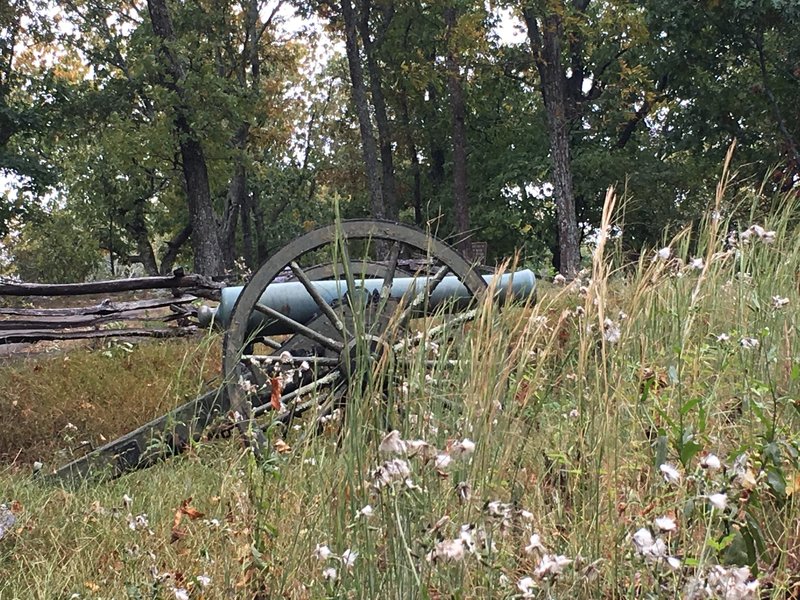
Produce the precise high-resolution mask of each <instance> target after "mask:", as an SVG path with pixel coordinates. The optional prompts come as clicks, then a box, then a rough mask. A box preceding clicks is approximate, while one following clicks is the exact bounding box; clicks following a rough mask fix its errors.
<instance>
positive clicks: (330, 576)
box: [322, 567, 336, 581]
mask: <svg viewBox="0 0 800 600" xmlns="http://www.w3.org/2000/svg"><path fill="white" fill-rule="evenodd" d="M322 578H323V579H324V580H325V581H336V569H335V568H334V567H326V568H324V569H322Z"/></svg>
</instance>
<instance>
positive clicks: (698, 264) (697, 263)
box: [689, 258, 706, 271]
mask: <svg viewBox="0 0 800 600" xmlns="http://www.w3.org/2000/svg"><path fill="white" fill-rule="evenodd" d="M705 266H706V262H705V261H704V260H703V259H702V258H693V259H692V260H690V261H689V268H690V269H692V270H693V271H702V270H703V268H704V267H705Z"/></svg>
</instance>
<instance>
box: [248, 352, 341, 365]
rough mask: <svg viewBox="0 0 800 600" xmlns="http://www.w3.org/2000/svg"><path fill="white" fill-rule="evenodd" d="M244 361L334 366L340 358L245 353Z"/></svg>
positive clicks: (259, 363)
mask: <svg viewBox="0 0 800 600" xmlns="http://www.w3.org/2000/svg"><path fill="white" fill-rule="evenodd" d="M242 360H243V361H253V362H254V363H256V364H258V365H262V364H263V365H264V366H270V365H273V364H275V363H278V364H281V363H292V364H298V363H299V364H302V363H304V362H307V363H308V364H309V365H319V366H321V367H333V366H336V365H337V364H339V359H338V358H336V357H329V356H286V354H283V355H276V354H243V355H242Z"/></svg>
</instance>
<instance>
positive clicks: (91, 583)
mask: <svg viewBox="0 0 800 600" xmlns="http://www.w3.org/2000/svg"><path fill="white" fill-rule="evenodd" d="M83 586H84V587H85V588H86V589H87V590H89V591H90V592H99V591H100V586H99V585H97V584H96V583H95V582H94V581H84V582H83Z"/></svg>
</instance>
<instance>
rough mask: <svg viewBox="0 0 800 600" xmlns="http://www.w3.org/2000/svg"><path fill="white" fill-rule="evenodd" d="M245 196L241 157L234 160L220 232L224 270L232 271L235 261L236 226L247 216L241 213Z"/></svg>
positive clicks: (245, 179) (244, 172)
mask: <svg viewBox="0 0 800 600" xmlns="http://www.w3.org/2000/svg"><path fill="white" fill-rule="evenodd" d="M246 195H247V170H246V169H245V166H244V159H243V157H241V156H239V157H236V158H235V159H234V167H233V175H232V176H231V180H230V183H229V184H228V196H227V199H226V202H225V220H224V221H223V223H222V229H221V231H220V243H221V244H222V255H223V257H224V260H225V268H226V269H227V270H229V271H230V270H232V269H233V265H234V262H235V261H236V224H237V223H238V222H239V216H240V214H241V217H242V219H246V218H247V217H248V216H247V215H245V214H244V213H243V211H242V204H244V202H245V200H244V198H245V196H246Z"/></svg>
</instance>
